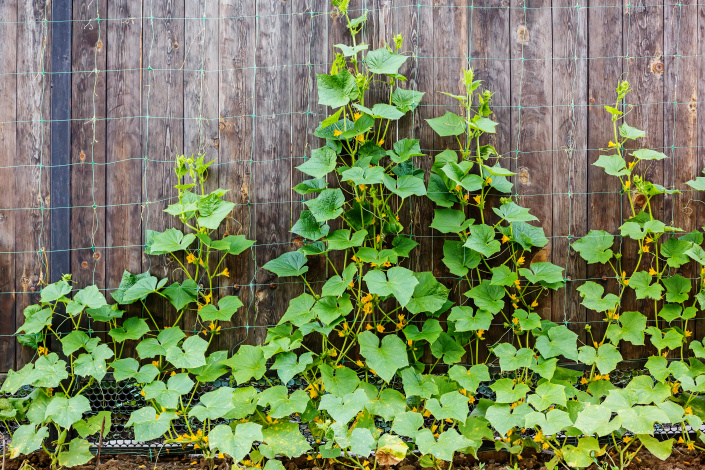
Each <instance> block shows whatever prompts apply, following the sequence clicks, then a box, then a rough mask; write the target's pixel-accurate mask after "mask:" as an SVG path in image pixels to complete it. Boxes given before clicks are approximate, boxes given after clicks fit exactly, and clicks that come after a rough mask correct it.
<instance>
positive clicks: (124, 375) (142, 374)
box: [110, 357, 159, 383]
mask: <svg viewBox="0 0 705 470" xmlns="http://www.w3.org/2000/svg"><path fill="white" fill-rule="evenodd" d="M110 366H111V367H112V368H113V377H114V378H115V380H117V381H118V382H120V381H122V380H127V379H135V382H137V383H150V382H152V381H153V380H154V379H155V378H156V377H157V375H159V369H157V368H156V367H155V366H154V365H153V364H145V365H143V366H142V367H141V368H140V366H139V362H137V360H136V359H133V358H131V357H128V358H125V359H118V360H117V361H114V362H113V363H112V364H110Z"/></svg>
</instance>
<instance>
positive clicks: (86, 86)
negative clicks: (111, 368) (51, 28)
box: [71, 0, 108, 289]
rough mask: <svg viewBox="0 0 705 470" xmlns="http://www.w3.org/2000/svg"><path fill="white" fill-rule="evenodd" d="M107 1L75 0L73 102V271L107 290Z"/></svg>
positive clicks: (80, 280)
mask: <svg viewBox="0 0 705 470" xmlns="http://www.w3.org/2000/svg"><path fill="white" fill-rule="evenodd" d="M107 14H108V7H107V1H106V0H102V1H91V0H74V2H73V18H74V23H73V41H72V42H73V44H72V54H73V67H72V68H73V76H72V88H73V96H72V100H71V101H72V103H71V110H72V119H73V121H72V122H71V164H72V166H71V205H72V209H71V227H72V230H71V247H72V248H73V249H74V251H72V252H71V273H72V278H73V280H74V282H75V283H76V284H75V287H76V288H83V287H85V286H88V285H91V284H96V285H97V286H98V288H100V289H103V288H105V258H104V255H105V250H104V249H103V248H98V249H95V250H91V248H90V247H92V246H96V247H103V246H105V229H106V225H105V224H106V219H105V169H106V166H105V141H106V133H105V125H106V121H105V104H106V103H105V98H106V95H105V92H106V89H105V87H106V73H105V72H104V71H105V68H106V57H107V56H106V49H105V44H104V43H105V40H106V29H105V24H104V23H100V22H97V21H96V18H105V17H106V16H107Z"/></svg>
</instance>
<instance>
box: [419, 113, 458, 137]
mask: <svg viewBox="0 0 705 470" xmlns="http://www.w3.org/2000/svg"><path fill="white" fill-rule="evenodd" d="M426 122H427V123H428V125H429V126H431V128H432V129H433V130H434V131H436V134H438V135H439V136H441V137H448V136H451V135H461V134H464V133H465V130H466V128H467V125H466V123H465V119H463V118H462V117H460V116H458V115H457V114H455V113H451V112H450V111H446V113H445V114H444V115H443V116H441V117H437V118H433V119H426Z"/></svg>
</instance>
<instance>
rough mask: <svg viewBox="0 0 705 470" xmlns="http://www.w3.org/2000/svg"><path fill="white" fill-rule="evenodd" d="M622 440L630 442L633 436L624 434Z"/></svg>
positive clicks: (626, 442)
mask: <svg viewBox="0 0 705 470" xmlns="http://www.w3.org/2000/svg"><path fill="white" fill-rule="evenodd" d="M622 441H624V443H625V444H629V443H630V442H631V441H632V438H631V437H629V436H624V437H623V438H622Z"/></svg>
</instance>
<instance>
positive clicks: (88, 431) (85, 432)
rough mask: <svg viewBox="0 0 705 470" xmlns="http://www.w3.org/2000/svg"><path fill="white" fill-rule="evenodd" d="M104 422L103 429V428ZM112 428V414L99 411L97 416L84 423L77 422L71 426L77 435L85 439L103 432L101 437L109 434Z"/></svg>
mask: <svg viewBox="0 0 705 470" xmlns="http://www.w3.org/2000/svg"><path fill="white" fill-rule="evenodd" d="M103 420H105V427H103ZM111 427H112V413H111V412H110V411H99V412H98V414H96V415H93V416H91V417H90V418H88V419H87V420H85V421H78V422H77V423H75V424H74V425H73V428H74V429H75V430H76V432H78V435H79V436H81V437H83V438H86V437H89V436H92V435H93V434H96V433H99V432H100V431H101V429H102V430H103V436H107V435H108V434H109V433H110V428H111Z"/></svg>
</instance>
